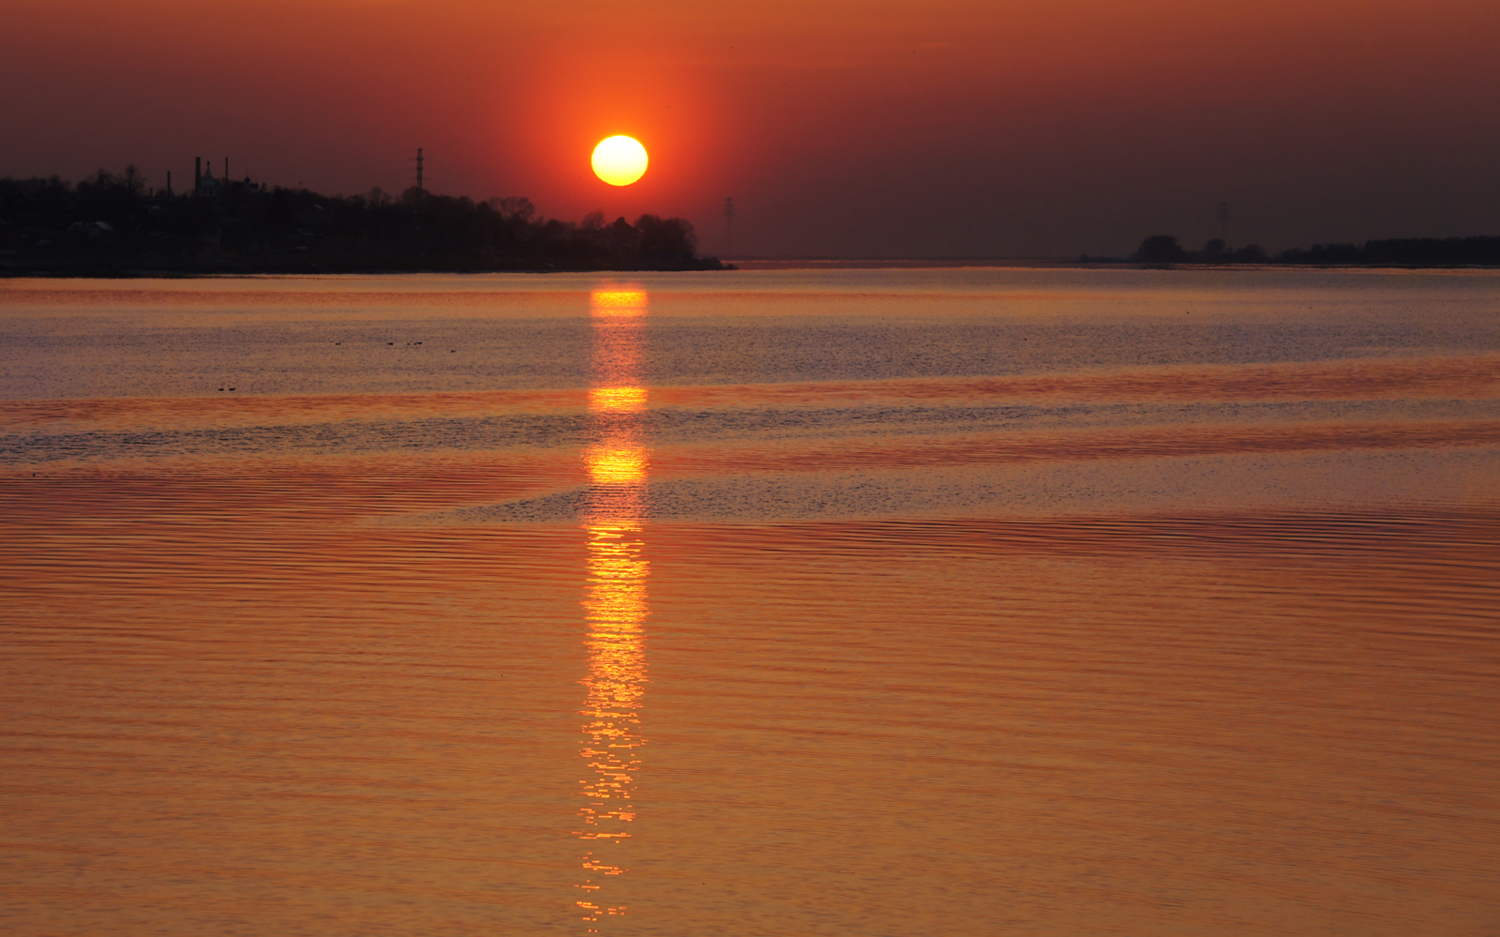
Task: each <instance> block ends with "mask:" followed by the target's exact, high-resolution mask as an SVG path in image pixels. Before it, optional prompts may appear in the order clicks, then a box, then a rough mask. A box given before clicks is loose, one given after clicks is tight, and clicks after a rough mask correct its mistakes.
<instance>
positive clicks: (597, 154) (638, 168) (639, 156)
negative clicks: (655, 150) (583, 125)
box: [593, 135, 647, 185]
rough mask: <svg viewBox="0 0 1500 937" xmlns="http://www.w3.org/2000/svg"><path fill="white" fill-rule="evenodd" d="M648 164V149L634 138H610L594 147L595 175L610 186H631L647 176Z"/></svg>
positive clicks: (621, 136)
mask: <svg viewBox="0 0 1500 937" xmlns="http://www.w3.org/2000/svg"><path fill="white" fill-rule="evenodd" d="M646 162H647V157H646V148H645V147H644V146H641V145H640V143H639V142H637V141H636V140H635V139H634V138H632V137H627V136H623V135H620V136H613V137H609V138H607V139H604V140H600V141H599V145H598V146H596V147H594V158H593V165H594V175H596V176H598V177H599V178H600V179H603V180H604V181H605V182H608V183H609V184H610V185H630V184H631V183H632V182H634V181H636V180H637V179H639V178H640V177H641V176H644V175H645V174H646Z"/></svg>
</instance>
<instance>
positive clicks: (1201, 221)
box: [0, 0, 1500, 257]
mask: <svg viewBox="0 0 1500 937" xmlns="http://www.w3.org/2000/svg"><path fill="white" fill-rule="evenodd" d="M4 3H5V12H4V15H3V23H4V28H3V29H0V175H11V176H30V175H51V174H54V173H56V174H58V175H61V176H63V177H64V178H69V179H74V180H76V179H78V178H80V177H81V176H83V175H84V174H86V173H88V172H91V171H93V170H95V169H98V168H100V167H106V168H109V169H111V170H119V169H121V168H123V167H124V166H125V165H126V164H127V163H134V164H136V165H137V166H139V167H140V168H141V169H142V170H143V171H144V172H145V173H146V175H147V178H148V182H149V183H151V184H153V185H161V184H163V183H164V182H165V175H166V171H167V170H171V171H172V173H173V181H174V184H175V185H176V186H177V187H178V188H181V187H182V185H183V184H184V183H185V182H187V183H190V181H191V178H192V171H193V157H194V156H203V157H205V158H211V159H212V160H213V163H214V167H215V172H216V173H217V172H218V171H219V167H220V166H221V165H222V161H223V158H224V157H226V156H227V157H229V160H230V171H231V173H232V174H233V175H235V176H236V177H243V176H244V175H246V174H249V175H250V176H252V177H254V178H255V179H257V180H262V181H269V182H272V183H277V184H282V185H295V184H297V183H299V182H301V183H303V184H305V185H307V186H308V187H309V188H312V189H315V190H318V191H323V192H328V193H334V192H343V193H346V194H352V193H355V192H363V191H366V190H368V189H369V188H371V187H372V186H380V187H381V188H384V189H386V190H387V191H393V192H399V191H400V190H402V189H404V188H405V187H406V186H408V185H411V184H412V182H413V181H414V161H413V157H414V156H415V152H416V148H417V147H418V146H421V147H424V148H425V149H426V153H427V157H428V188H430V189H432V190H433V191H436V192H442V193H447V194H454V195H459V194H463V195H471V196H474V197H475V198H480V199H483V198H487V197H489V196H492V195H526V196H529V197H530V198H531V199H532V200H533V201H534V202H535V203H536V204H537V207H538V209H539V210H540V211H541V212H542V213H543V214H545V215H547V216H550V217H559V218H564V219H568V220H577V219H579V218H581V217H582V216H583V215H584V214H585V213H586V212H588V211H591V210H593V209H596V208H597V209H600V210H602V211H604V212H605V213H606V214H607V215H609V216H610V217H611V218H613V217H615V216H617V215H625V216H628V217H631V218H634V217H635V216H636V215H638V214H640V213H641V212H646V211H650V212H654V213H656V214H662V215H681V216H684V217H687V218H689V219H691V220H692V221H693V222H694V223H695V224H696V225H697V226H698V229H699V233H700V239H701V242H702V247H703V248H704V250H705V251H706V252H708V253H717V252H721V251H723V248H724V224H723V219H722V217H721V215H720V212H721V209H722V205H723V200H724V198H725V196H733V197H734V199H735V202H736V204H737V205H738V206H739V211H740V213H739V216H738V217H737V218H736V219H735V252H736V253H737V254H741V255H744V254H754V255H797V256H884V257H936V256H1011V257H1019V256H1072V255H1077V254H1079V253H1091V254H1101V253H1115V254H1118V253H1128V252H1129V251H1130V250H1132V249H1133V248H1134V247H1135V246H1136V244H1138V243H1139V241H1140V240H1141V238H1142V237H1144V236H1145V235H1147V234H1153V233H1170V234H1176V235H1179V236H1180V237H1182V238H1183V240H1184V242H1186V243H1187V244H1189V246H1193V247H1196V246H1199V245H1201V244H1202V242H1203V241H1204V240H1206V239H1207V238H1209V237H1212V236H1214V235H1215V234H1216V233H1217V229H1218V222H1217V220H1216V218H1215V214H1216V209H1217V206H1218V203H1219V202H1221V201H1227V202H1229V203H1230V213H1231V217H1230V223H1229V240H1230V242H1231V244H1232V245H1236V246H1237V245H1242V244H1245V243H1247V242H1250V241H1255V242H1259V243H1261V244H1262V245H1264V246H1265V247H1267V248H1270V249H1272V250H1276V249H1280V248H1284V247H1289V246H1294V245H1305V244H1310V243H1313V242H1316V241H1330V240H1333V241H1361V240H1364V239H1367V238H1381V237H1396V236H1442V235H1470V234H1500V3H1497V2H1495V0H1426V2H1422V3H1417V2H1399V3H1398V2H1382V0H1368V2H1362V3H1350V2H1334V0H1261V2H1256V3H1244V2H1241V3H1210V2H1206V0H1193V2H1186V0H1131V2H1126V0H1047V2H1041V0H1031V2H1010V0H990V2H977V0H921V2H916V0H902V2H896V0H859V2H854V0H798V2H782V0H769V2H768V0H754V2H735V3H714V2H711V0H645V2H634V3H625V2H620V0H609V2H604V0H554V2H549V3H540V2H535V0H532V2H526V3H520V2H503V0H421V2H417V0H295V2H290V0H288V2H282V0H242V2H239V3H233V4H230V3H224V2H222V0H197V2H191V3H189V2H179V0H137V2H125V0H44V2H41V0H4ZM613 133H628V134H631V135H632V136H635V137H637V138H638V139H640V140H641V141H642V142H643V143H644V144H645V145H646V147H647V149H648V150H649V151H650V154H651V169H650V171H649V172H648V173H647V174H646V177H645V178H644V179H642V181H641V182H639V183H637V184H635V185H634V186H631V187H629V188H626V189H614V188H611V187H609V186H607V185H605V184H604V183H602V182H599V181H598V180H596V179H595V178H594V177H593V175H592V173H591V172H590V170H589V152H590V150H591V149H592V146H593V144H594V143H595V142H596V141H598V140H599V139H601V138H603V137H605V136H608V135H610V134H613Z"/></svg>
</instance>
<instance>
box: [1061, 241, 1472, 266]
mask: <svg viewBox="0 0 1500 937" xmlns="http://www.w3.org/2000/svg"><path fill="white" fill-rule="evenodd" d="M1078 259H1079V261H1080V262H1082V263H1101V264H1108V263H1116V264H1147V265H1152V266H1157V265H1170V266H1176V265H1190V264H1212V265H1215V266H1219V265H1224V264H1271V265H1276V266H1304V267H1335V266H1338V267H1343V266H1349V267H1495V266H1500V237H1465V238H1458V237H1451V238H1391V239H1388V240H1382V241H1366V242H1365V243H1364V244H1314V245H1313V246H1312V247H1310V248H1306V249H1304V248H1300V247H1293V248H1291V249H1289V250H1284V251H1282V252H1281V253H1279V254H1276V255H1274V256H1272V255H1271V254H1269V253H1267V252H1266V250H1265V249H1264V248H1262V247H1261V246H1260V245H1258V244H1249V245H1246V246H1245V247H1242V248H1239V249H1238V250H1231V249H1230V248H1229V247H1228V246H1227V245H1225V243H1224V241H1223V240H1221V239H1220V238H1214V239H1213V240H1211V241H1209V242H1208V243H1207V244H1205V245H1203V250H1201V251H1189V250H1185V249H1184V248H1183V246H1182V244H1181V243H1180V242H1179V241H1178V240H1177V238H1176V237H1173V236H1172V235H1170V234H1153V235H1152V236H1151V237H1148V238H1146V239H1145V240H1144V241H1142V242H1141V246H1140V247H1139V248H1137V249H1136V252H1135V253H1134V254H1131V255H1130V256H1129V257H1090V256H1088V255H1087V254H1085V255H1084V256H1082V257H1080V258H1078Z"/></svg>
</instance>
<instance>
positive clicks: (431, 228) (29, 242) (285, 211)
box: [0, 166, 724, 275]
mask: <svg viewBox="0 0 1500 937" xmlns="http://www.w3.org/2000/svg"><path fill="white" fill-rule="evenodd" d="M719 269H724V265H722V264H720V263H719V261H718V260H716V259H714V258H700V257H698V255H697V237H696V235H695V233H694V231H693V226H692V224H691V223H690V222H688V221H686V220H684V219H682V218H658V217H657V216H655V215H642V216H641V217H640V218H638V219H636V222H635V223H634V224H630V223H629V222H627V221H626V220H625V219H624V218H620V219H618V220H616V221H615V222H613V223H612V224H606V223H605V222H604V216H603V215H602V214H600V213H598V212H595V213H594V214H592V215H589V216H588V217H587V218H585V219H584V220H583V223H582V224H574V223H570V222H564V221H558V220H555V219H546V218H542V217H540V216H538V215H537V212H536V208H535V206H534V205H532V203H531V201H530V200H529V199H526V198H519V197H511V198H493V199H490V200H488V201H485V202H475V201H473V200H472V199H469V198H467V197H459V198H454V197H450V196H444V195H433V194H432V193H430V192H427V191H424V190H422V189H418V188H416V187H413V188H410V189H407V190H406V191H405V192H403V193H402V194H401V195H400V196H399V197H394V198H393V197H392V196H390V195H388V194H386V193H384V192H382V191H380V190H379V189H372V190H371V191H370V192H368V193H366V194H364V195H354V196H348V197H345V196H327V195H319V194H318V193H316V192H310V191H307V190H306V189H286V188H279V187H278V188H270V187H267V186H264V185H257V184H254V183H252V182H251V181H250V180H248V179H246V180H243V181H236V182H220V183H219V184H218V187H217V194H216V195H215V196H214V197H211V198H207V197H205V198H200V197H195V196H194V195H193V194H191V193H190V194H184V195H171V194H168V193H166V192H165V191H151V190H149V189H147V187H146V185H145V181H144V180H143V179H142V177H141V175H140V173H139V171H138V170H136V168H135V167H134V166H130V167H127V168H126V170H125V172H124V173H122V174H119V175H115V174H112V173H109V172H106V171H104V170H102V169H101V170H100V171H99V172H97V173H95V174H94V175H92V176H90V177H88V178H87V179H84V180H83V181H82V182H79V183H78V184H77V185H72V184H70V183H68V182H65V181H63V180H61V179H59V178H57V177H56V176H53V177H52V178H50V179H10V178H5V179H0V273H11V274H20V273H48V272H58V273H70V274H100V275H115V274H124V273H129V272H137V271H153V272H157V271H159V272H179V273H301V272H323V273H336V272H379V271H391V272H395V271H410V270H437V271H454V272H460V271H462V272H467V271H485V270H719Z"/></svg>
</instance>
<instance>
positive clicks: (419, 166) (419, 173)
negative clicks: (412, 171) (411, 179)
mask: <svg viewBox="0 0 1500 937" xmlns="http://www.w3.org/2000/svg"><path fill="white" fill-rule="evenodd" d="M423 159H424V157H423V156H422V148H421V147H420V146H419V147H417V188H418V189H421V188H422V161H423ZM424 191H425V190H424Z"/></svg>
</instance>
